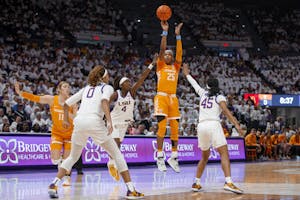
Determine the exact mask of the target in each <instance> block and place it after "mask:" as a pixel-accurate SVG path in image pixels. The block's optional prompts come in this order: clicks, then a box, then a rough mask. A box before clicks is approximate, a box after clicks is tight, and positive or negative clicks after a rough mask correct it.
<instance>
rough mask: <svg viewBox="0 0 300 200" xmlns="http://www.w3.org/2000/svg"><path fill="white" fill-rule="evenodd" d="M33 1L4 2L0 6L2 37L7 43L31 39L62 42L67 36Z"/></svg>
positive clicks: (0, 34)
mask: <svg viewBox="0 0 300 200" xmlns="http://www.w3.org/2000/svg"><path fill="white" fill-rule="evenodd" d="M32 2H33V1H32V0H25V1H23V0H16V1H3V2H2V3H1V4H0V9H1V13H0V24H1V26H0V28H1V33H0V36H1V38H2V40H3V41H6V42H20V41H27V40H29V39H31V40H34V39H43V40H45V41H52V42H53V41H55V40H58V41H62V40H65V35H64V34H63V33H62V32H61V30H59V28H58V26H57V24H56V22H55V21H54V20H53V19H51V18H49V17H48V16H47V15H46V13H45V12H42V10H41V9H40V8H39V7H38V6H37V5H36V4H33V3H32Z"/></svg>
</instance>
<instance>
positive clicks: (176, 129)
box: [170, 120, 179, 141]
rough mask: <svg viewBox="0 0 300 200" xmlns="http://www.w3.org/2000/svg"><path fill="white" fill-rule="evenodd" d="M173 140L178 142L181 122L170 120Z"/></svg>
mask: <svg viewBox="0 0 300 200" xmlns="http://www.w3.org/2000/svg"><path fill="white" fill-rule="evenodd" d="M170 129H171V137H170V138H171V140H175V141H178V132H179V122H178V120H170Z"/></svg>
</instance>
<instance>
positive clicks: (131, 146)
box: [0, 135, 245, 167]
mask: <svg viewBox="0 0 300 200" xmlns="http://www.w3.org/2000/svg"><path fill="white" fill-rule="evenodd" d="M227 142H228V150H229V157H230V159H231V160H244V159H245V147H244V139H243V138H228V139H227ZM171 149H172V146H171V141H170V139H168V138H166V139H165V142H164V152H165V157H166V158H169V157H170V155H171ZM121 152H122V154H123V155H124V157H125V160H126V161H127V162H128V163H154V162H155V161H156V154H157V144H156V138H154V137H128V138H125V140H124V142H123V144H122V145H121ZM178 155H179V161H198V160H200V159H201V151H200V149H199V148H198V140H197V138H196V137H192V138H180V140H179V144H178ZM82 158H83V163H84V164H105V163H106V162H107V161H108V154H107V153H106V152H105V150H104V149H103V148H102V147H100V146H98V145H96V144H95V143H93V141H92V140H88V141H87V144H86V146H85V148H84V149H83V153H82ZM210 160H220V155H219V154H218V153H217V151H216V150H215V149H213V148H211V155H210ZM51 164H52V163H51V158H50V137H45V136H21V135H13V136H1V137H0V167H4V166H28V165H34V166H38V165H51Z"/></svg>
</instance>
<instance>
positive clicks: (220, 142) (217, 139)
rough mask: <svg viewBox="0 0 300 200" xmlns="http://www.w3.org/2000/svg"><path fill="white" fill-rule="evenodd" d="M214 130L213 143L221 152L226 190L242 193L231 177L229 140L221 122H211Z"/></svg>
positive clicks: (211, 127)
mask: <svg viewBox="0 0 300 200" xmlns="http://www.w3.org/2000/svg"><path fill="white" fill-rule="evenodd" d="M209 128H210V129H211V131H212V145H213V147H214V148H216V149H217V151H218V152H219V154H220V157H221V165H222V170H223V172H224V176H225V184H224V190H227V191H231V192H234V193H237V194H242V193H243V191H242V190H241V189H239V188H238V187H236V186H235V185H234V184H233V181H232V179H231V169H230V160H229V154H228V148H227V141H226V138H225V135H224V132H223V129H222V126H221V124H220V123H219V122H212V123H210V127H209Z"/></svg>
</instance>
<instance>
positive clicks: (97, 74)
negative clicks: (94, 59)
mask: <svg viewBox="0 0 300 200" xmlns="http://www.w3.org/2000/svg"><path fill="white" fill-rule="evenodd" d="M104 74H105V68H104V67H103V66H102V65H97V66H96V67H94V68H93V69H92V71H90V73H89V76H88V84H89V85H90V86H92V87H95V86H97V85H98V84H99V83H100V82H101V81H102V78H103V75H104Z"/></svg>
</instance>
